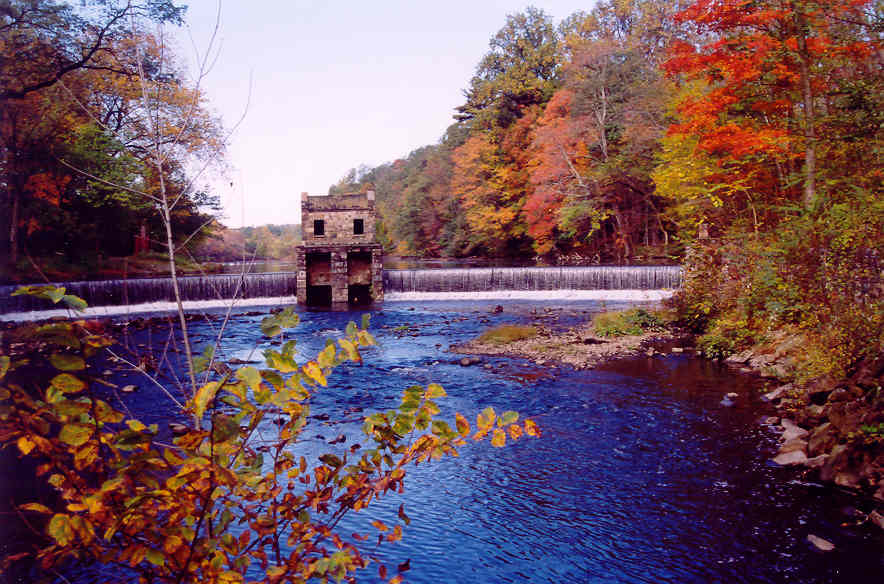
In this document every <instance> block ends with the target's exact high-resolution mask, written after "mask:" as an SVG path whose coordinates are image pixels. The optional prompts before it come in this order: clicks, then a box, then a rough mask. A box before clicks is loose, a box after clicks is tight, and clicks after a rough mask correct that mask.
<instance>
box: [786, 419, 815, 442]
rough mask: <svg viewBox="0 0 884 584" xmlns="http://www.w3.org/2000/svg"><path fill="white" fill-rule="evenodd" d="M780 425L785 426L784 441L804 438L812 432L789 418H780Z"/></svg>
mask: <svg viewBox="0 0 884 584" xmlns="http://www.w3.org/2000/svg"><path fill="white" fill-rule="evenodd" d="M780 426H782V427H783V435H782V436H781V438H782V440H783V441H784V442H788V441H789V440H792V439H793V438H804V437H805V436H807V435H808V434H809V433H810V432H808V431H807V430H805V429H804V428H802V427H800V426H798V425H797V424H796V423H795V422H793V421H792V420H790V419H788V418H783V419H782V420H780Z"/></svg>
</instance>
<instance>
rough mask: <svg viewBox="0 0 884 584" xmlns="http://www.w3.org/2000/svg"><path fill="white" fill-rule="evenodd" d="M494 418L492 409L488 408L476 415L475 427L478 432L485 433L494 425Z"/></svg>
mask: <svg viewBox="0 0 884 584" xmlns="http://www.w3.org/2000/svg"><path fill="white" fill-rule="evenodd" d="M496 417H497V416H496V414H495V413H494V408H492V407H491V406H488V407H487V408H485V409H484V410H482V411H481V412H480V413H479V414H477V415H476V426H478V427H479V430H482V431H485V432H487V431H488V430H490V429H491V427H492V426H493V425H494V420H495V419H496Z"/></svg>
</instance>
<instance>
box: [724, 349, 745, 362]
mask: <svg viewBox="0 0 884 584" xmlns="http://www.w3.org/2000/svg"><path fill="white" fill-rule="evenodd" d="M751 358H752V351H751V350H746V351H741V352H740V353H734V354H733V355H731V356H729V357H728V358H727V359H725V360H724V361H725V363H734V364H737V365H742V364H744V363H747V362H748V361H749V359H751Z"/></svg>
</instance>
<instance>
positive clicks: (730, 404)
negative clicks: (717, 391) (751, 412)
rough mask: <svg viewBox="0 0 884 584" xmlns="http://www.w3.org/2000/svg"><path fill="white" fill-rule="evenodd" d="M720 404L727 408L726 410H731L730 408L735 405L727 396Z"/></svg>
mask: <svg viewBox="0 0 884 584" xmlns="http://www.w3.org/2000/svg"><path fill="white" fill-rule="evenodd" d="M718 403H720V404H721V405H723V406H724V407H726V408H729V407H731V406H732V405H734V402H732V401H731V400H730V398H729V397H727V396H725V398H724V399H723V400H721V401H720V402H718Z"/></svg>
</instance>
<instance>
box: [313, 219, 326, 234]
mask: <svg viewBox="0 0 884 584" xmlns="http://www.w3.org/2000/svg"><path fill="white" fill-rule="evenodd" d="M313 235H314V236H315V237H322V236H323V235H325V221H323V220H322V219H316V220H315V221H313Z"/></svg>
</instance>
